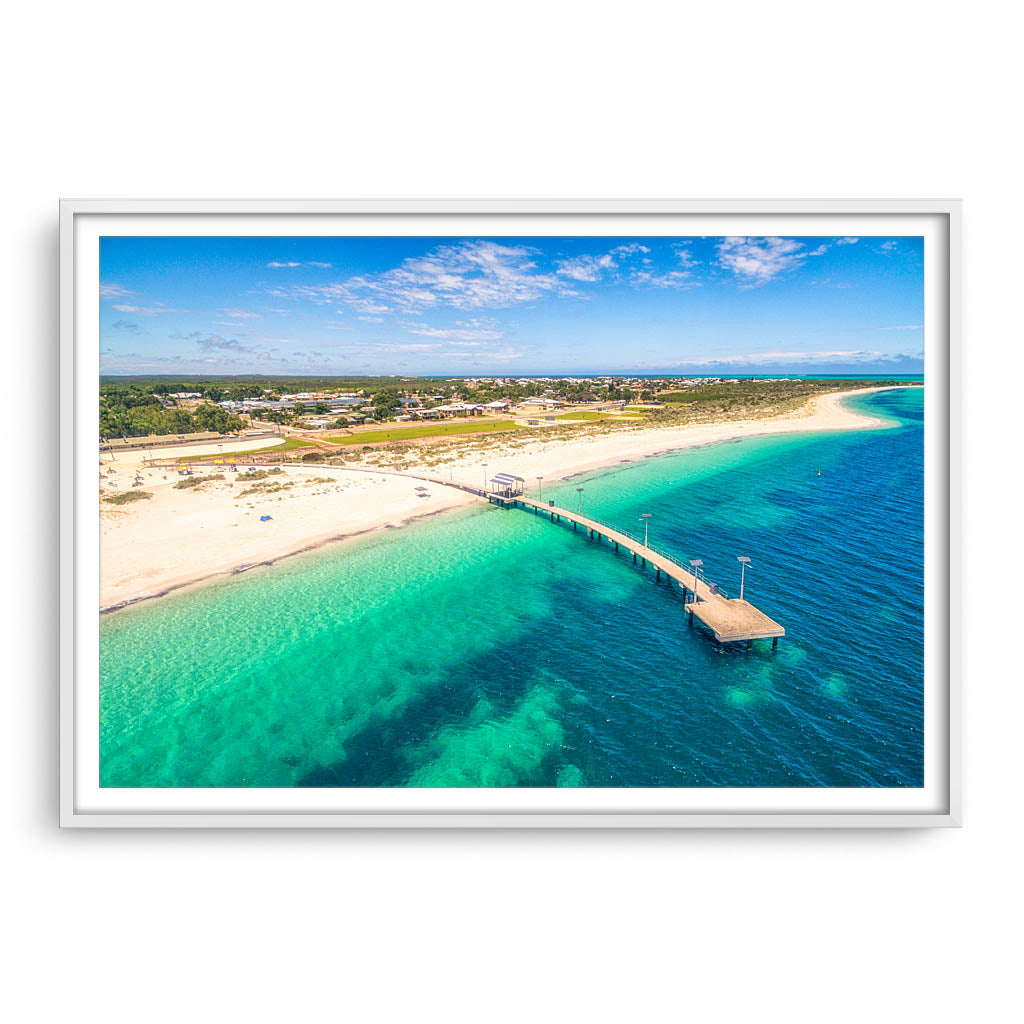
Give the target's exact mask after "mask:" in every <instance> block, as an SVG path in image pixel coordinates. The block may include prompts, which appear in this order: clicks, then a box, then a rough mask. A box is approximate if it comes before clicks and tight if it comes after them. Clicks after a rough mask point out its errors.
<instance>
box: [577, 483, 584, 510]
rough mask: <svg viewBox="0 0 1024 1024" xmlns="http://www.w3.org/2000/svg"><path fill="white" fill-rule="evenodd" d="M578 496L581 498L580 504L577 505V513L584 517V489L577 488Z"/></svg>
mask: <svg viewBox="0 0 1024 1024" xmlns="http://www.w3.org/2000/svg"><path fill="white" fill-rule="evenodd" d="M576 494H577V495H578V496H579V503H578V505H577V513H578V514H579V515H583V488H582V487H577V488H576Z"/></svg>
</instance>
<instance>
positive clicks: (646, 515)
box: [640, 512, 651, 547]
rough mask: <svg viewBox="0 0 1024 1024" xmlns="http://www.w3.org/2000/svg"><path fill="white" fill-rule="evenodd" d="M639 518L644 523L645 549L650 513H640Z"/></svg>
mask: <svg viewBox="0 0 1024 1024" xmlns="http://www.w3.org/2000/svg"><path fill="white" fill-rule="evenodd" d="M640 518H641V519H642V520H643V521H644V547H647V527H648V525H649V524H650V521H651V513H650V512H641V513H640Z"/></svg>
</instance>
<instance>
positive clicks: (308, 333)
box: [100, 236, 923, 376]
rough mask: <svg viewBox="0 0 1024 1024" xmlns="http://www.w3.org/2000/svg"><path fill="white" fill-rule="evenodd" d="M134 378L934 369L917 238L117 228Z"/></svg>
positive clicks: (117, 302) (121, 358)
mask: <svg viewBox="0 0 1024 1024" xmlns="http://www.w3.org/2000/svg"><path fill="white" fill-rule="evenodd" d="M100 300H101V301H100V350H101V356H100V368H101V372H103V373H111V374H128V373H151V374H179V373H180V374H184V373H203V374H238V373H268V374H274V373H285V374H305V373H310V374H330V373H338V374H347V375H348V374H353V375H354V374H391V373H394V374H410V375H411V374H427V375H429V374H452V375H456V374H461V375H467V376H470V375H496V374H531V373H532V374H542V373H565V374H573V373H579V374H586V373H602V372H609V373H626V372H636V373H691V372H693V373H700V372H704V373H719V372H728V371H731V372H734V373H757V372H773V373H784V372H816V371H818V372H864V373H873V372H883V373H884V372H892V373H897V372H899V373H913V372H920V371H921V357H922V349H923V328H922V318H923V246H922V240H921V239H920V238H918V237H899V238H892V237H860V238H853V237H847V238H834V237H813V238H810V237H783V238H778V237H771V238H764V237H748V238H744V237H741V238H721V237H709V238H669V237H652V238H634V237H591V236H587V237H565V238H562V237H529V238H526V237H486V238H482V237H475V236H470V237H464V238H461V237H460V238H427V237H400V238H387V237H374V238H314V237H303V238H280V237H275V238H242V237H221V238H210V237H206V238H164V237H159V238H157V237H105V238H103V239H101V242H100Z"/></svg>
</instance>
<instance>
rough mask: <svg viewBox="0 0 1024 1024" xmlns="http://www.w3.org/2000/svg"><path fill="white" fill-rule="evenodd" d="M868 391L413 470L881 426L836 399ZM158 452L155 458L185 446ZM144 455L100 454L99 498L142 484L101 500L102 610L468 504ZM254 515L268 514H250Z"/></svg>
mask: <svg viewBox="0 0 1024 1024" xmlns="http://www.w3.org/2000/svg"><path fill="white" fill-rule="evenodd" d="M879 390H885V389H881V388H864V389H859V390H856V391H850V392H836V393H832V394H827V395H822V396H819V397H817V398H813V399H811V400H810V401H809V402H808V403H807V405H806V406H805V407H803V408H802V409H801V410H800V411H799V412H798V413H796V414H793V415H791V416H782V417H775V418H770V419H763V420H735V421H728V422H722V423H708V424H698V425H688V426H685V427H675V428H650V429H644V428H640V429H636V430H624V431H614V432H610V433H599V434H594V435H592V436H583V437H580V438H572V439H568V440H565V439H561V440H555V439H544V438H543V436H538V437H537V438H536V439H530V440H526V441H525V443H524V442H523V440H522V438H521V436H518V435H517V436H516V438H515V444H514V445H513V444H512V443H507V442H506V443H503V442H502V440H501V439H499V438H498V437H497V436H496V437H495V438H494V441H493V444H491V445H490V446H489V447H488V448H487V450H486V453H481V452H480V451H479V450H478V451H475V452H474V453H472V454H469V455H466V456H464V457H462V458H461V459H459V460H457V461H453V462H451V463H450V464H447V465H446V466H445V467H444V469H443V470H438V469H437V468H433V469H421V470H419V471H420V472H422V473H423V474H424V475H426V476H430V477H441V476H449V475H450V478H451V479H452V480H454V481H456V482H461V483H466V484H473V485H476V486H480V485H481V484H482V483H483V481H484V476H485V473H486V474H487V475H488V476H490V475H491V474H493V473H496V472H506V473H513V474H516V475H518V476H522V477H524V478H525V479H526V480H527V486H528V487H532V486H533V485H534V483H535V479H536V477H537V476H543V477H544V478H545V479H546V480H556V479H559V478H561V477H565V476H569V475H574V474H577V473H585V472H592V471H594V470H598V469H601V468H603V467H606V466H610V465H615V464H617V463H620V462H622V461H623V460H629V459H641V458H645V457H647V456H651V455H657V454H660V453H664V452H669V451H676V450H679V449H683V448H689V447H694V446H696V445H703V444H708V443H710V442H713V441H726V440H732V439H736V438H743V437H753V436H756V435H761V434H784V433H793V432H801V431H825V430H853V429H869V428H872V427H882V426H884V425H885V422H884V421H882V420H878V419H874V418H872V417H868V416H864V415H861V414H858V413H856V412H854V411H852V410H851V409H849V408H848V407H846V406H845V405H844V404H843V401H842V400H843V399H844V398H845V397H848V396H849V395H863V394H869V393H871V392H873V391H879ZM507 436H508V437H510V438H511V435H507ZM263 444H264V445H265V444H266V442H263ZM165 451H166V453H167V454H166V457H177V456H178V455H179V454H181V455H185V454H192V453H191V452H185V451H182V452H181V453H177V452H175V450H174V449H166V450H165ZM423 451H424V453H426V452H427V451H429V449H426V448H424V449H423ZM161 454H163V453H161ZM145 457H147V456H146V455H145V454H144V453H141V452H140V453H138V454H136V455H134V456H132V455H131V454H129V453H123V454H120V455H119V456H118V457H117V460H116V461H106V460H101V468H100V481H101V486H100V495H101V498H102V496H104V495H111V494H113V493H116V492H120V491H125V490H128V489H131V488H132V486H133V480H134V478H135V474H136V472H138V473H139V474H140V475H141V477H142V480H143V483H142V485H141V486H139V487H137V488H136V489H138V490H144V491H146V492H147V493H149V494H151V495H152V497H151V498H149V499H148V500H141V501H137V502H134V503H132V504H127V505H113V504H109V503H106V502H102V501H101V503H100V545H101V546H100V606H101V610H111V609H114V608H117V607H121V606H123V605H125V604H129V603H133V602H135V601H139V600H143V599H145V598H150V597H157V596H160V595H162V594H165V593H167V592H168V591H171V590H174V589H176V588H179V587H182V586H185V585H187V584H190V583H195V582H199V581H201V580H204V579H209V578H211V577H215V576H218V575H222V574H224V573H231V572H236V571H239V570H240V569H244V568H246V567H250V566H253V565H259V564H264V563H268V562H273V561H276V560H277V559H280V558H283V557H285V556H287V555H290V554H295V553H297V552H299V551H304V550H308V549H309V548H311V547H315V546H317V545H319V544H323V543H325V542H327V541H330V540H335V539H340V538H343V537H350V536H353V535H355V534H360V533H365V532H367V531H370V530H377V529H387V528H389V527H396V526H400V525H402V524H403V523H406V522H408V521H410V520H412V519H414V518H418V517H421V516H424V515H432V514H436V513H438V512H442V511H445V510H447V509H452V508H457V507H460V506H466V505H469V504H474V503H476V502H478V501H479V499H477V498H474V497H473V496H471V495H468V494H466V493H464V492H462V491H459V490H456V489H452V488H447V487H444V486H443V485H439V484H434V483H431V484H427V485H425V486H426V490H425V491H423V490H421V491H417V490H416V488H417V487H423V486H424V485H423V484H422V483H421V482H420V481H418V480H414V479H408V478H403V477H401V476H396V475H394V474H388V473H386V472H379V473H378V472H368V471H367V470H368V469H369V467H367V466H363V467H361V469H360V471H353V470H352V469H346V468H344V467H340V466H325V465H316V464H313V465H289V466H286V467H281V472H280V473H273V474H272V475H270V476H267V477H264V478H263V479H261V480H259V481H258V482H257V483H253V484H250V483H247V482H246V480H245V477H244V474H243V473H241V472H239V473H230V472H226V473H225V472H223V470H224V468H225V467H222V466H217V467H212V466H211V467H210V468H209V469H206V470H201V471H199V472H200V473H203V474H205V475H206V476H207V477H210V478H212V477H216V476H218V475H221V474H222V475H223V479H208V480H206V481H204V482H203V483H202V484H201V485H199V486H195V487H191V488H188V489H180V488H177V487H175V484H176V483H178V482H179V481H180V480H181V479H182V478H181V477H179V476H178V475H177V474H176V472H175V471H174V470H173V469H169V468H162V467H161V468H151V467H144V466H143V465H142V461H143V459H144V458H145ZM484 462H486V463H487V469H486V471H485V469H484ZM417 471H418V470H417V468H415V467H413V466H410V467H409V468H407V469H406V472H408V473H412V474H414V473H416V472H417ZM197 475H198V474H197ZM250 490H251V493H248V494H245V493H243V492H245V491H250ZM261 516H270V517H271V518H270V519H269V520H265V521H261V518H260V517H261Z"/></svg>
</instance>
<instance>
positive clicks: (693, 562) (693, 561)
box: [690, 558, 704, 604]
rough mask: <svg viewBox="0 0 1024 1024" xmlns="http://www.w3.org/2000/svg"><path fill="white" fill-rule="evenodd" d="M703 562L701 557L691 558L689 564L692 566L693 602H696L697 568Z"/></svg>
mask: <svg viewBox="0 0 1024 1024" xmlns="http://www.w3.org/2000/svg"><path fill="white" fill-rule="evenodd" d="M703 564H704V559H703V558H691V559H690V565H692V566H693V604H696V603H697V570H698V569H699V568H700V567H701V566H702V565H703Z"/></svg>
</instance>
